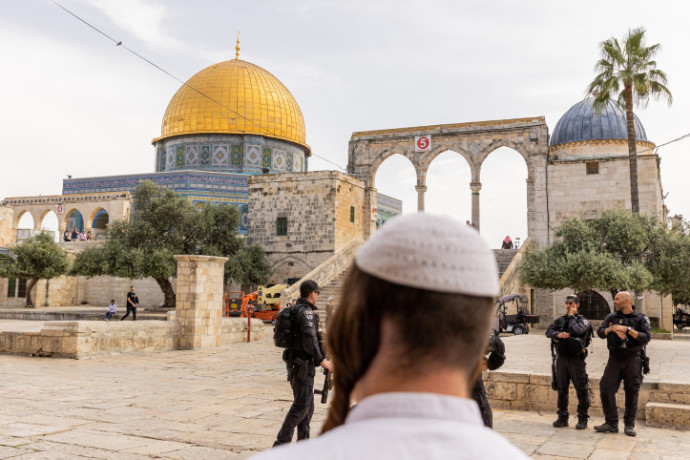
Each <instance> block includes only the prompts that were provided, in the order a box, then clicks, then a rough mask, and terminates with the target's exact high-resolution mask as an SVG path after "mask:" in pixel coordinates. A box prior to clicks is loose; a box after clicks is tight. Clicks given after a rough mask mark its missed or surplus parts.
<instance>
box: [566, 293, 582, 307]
mask: <svg viewBox="0 0 690 460" xmlns="http://www.w3.org/2000/svg"><path fill="white" fill-rule="evenodd" d="M570 300H572V301H573V302H575V303H576V304H578V305H580V299H579V298H578V297H577V296H576V295H569V296H566V298H565V300H564V302H565V303H568V301H570Z"/></svg>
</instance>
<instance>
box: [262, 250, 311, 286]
mask: <svg viewBox="0 0 690 460" xmlns="http://www.w3.org/2000/svg"><path fill="white" fill-rule="evenodd" d="M290 262H293V265H290ZM271 265H272V266H273V273H274V276H276V277H280V279H274V280H273V281H274V282H276V283H277V284H280V283H284V282H285V280H286V279H288V278H294V277H297V278H301V277H303V276H304V275H306V274H307V273H309V272H310V271H312V270H313V269H314V268H316V267H314V266H312V265H310V264H309V263H308V262H307V261H306V260H305V259H303V258H301V257H296V256H295V255H287V256H284V257H282V258H280V259H278V260H276V261H275V262H272V263H271ZM289 274H292V275H299V276H288V275H289Z"/></svg>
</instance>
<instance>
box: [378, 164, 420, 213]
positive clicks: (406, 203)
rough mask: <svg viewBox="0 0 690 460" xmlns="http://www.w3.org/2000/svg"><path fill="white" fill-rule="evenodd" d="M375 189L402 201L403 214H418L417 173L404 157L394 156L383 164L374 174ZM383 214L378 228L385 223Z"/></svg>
mask: <svg viewBox="0 0 690 460" xmlns="http://www.w3.org/2000/svg"><path fill="white" fill-rule="evenodd" d="M373 182H374V187H375V188H376V191H377V193H379V194H384V195H388V196H391V197H394V198H397V199H399V200H402V203H403V204H402V213H403V214H412V213H415V212H417V192H416V191H415V184H416V183H417V173H416V172H415V169H414V166H413V165H412V163H411V162H410V160H409V159H408V158H406V157H405V156H404V155H400V154H393V155H390V156H388V157H387V158H386V159H385V160H383V161H382V162H381V164H380V165H379V167H378V169H376V171H375V174H374V181H373ZM382 216H383V214H381V215H377V220H376V226H377V227H379V226H381V225H383V224H384V223H385V220H386V219H385V218H383V217H382Z"/></svg>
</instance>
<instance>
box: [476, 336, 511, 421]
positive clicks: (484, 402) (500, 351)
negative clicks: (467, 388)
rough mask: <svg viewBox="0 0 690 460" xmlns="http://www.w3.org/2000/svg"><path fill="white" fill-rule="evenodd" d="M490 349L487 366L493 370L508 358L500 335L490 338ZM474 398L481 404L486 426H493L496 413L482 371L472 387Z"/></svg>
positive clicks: (480, 408) (480, 410) (481, 412)
mask: <svg viewBox="0 0 690 460" xmlns="http://www.w3.org/2000/svg"><path fill="white" fill-rule="evenodd" d="M489 349H490V350H491V351H490V353H489V357H488V359H487V367H488V368H489V370H490V371H493V370H496V369H498V368H499V367H501V366H503V363H504V362H505V360H506V355H505V352H506V347H505V345H504V344H503V341H502V340H501V339H500V337H498V336H497V335H495V334H491V337H490V338H489ZM472 399H473V400H474V401H475V402H476V403H477V405H478V406H479V413H480V414H481V415H482V420H483V421H484V426H486V427H488V428H493V426H494V414H493V412H492V411H491V405H489V397H488V396H487V395H486V388H485V387H484V380H483V379H482V374H481V373H480V374H479V377H477V381H476V382H475V383H474V388H472Z"/></svg>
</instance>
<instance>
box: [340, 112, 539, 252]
mask: <svg viewBox="0 0 690 460" xmlns="http://www.w3.org/2000/svg"><path fill="white" fill-rule="evenodd" d="M422 136H425V137H427V138H428V139H429V141H430V142H429V144H430V146H431V148H430V150H428V151H424V150H422V149H419V148H416V145H417V143H416V141H417V139H418V138H419V137H422ZM500 147H508V148H511V149H512V150H515V151H516V152H518V153H519V154H520V155H521V156H522V157H523V158H524V159H525V162H526V163H527V170H528V173H527V176H528V186H527V188H528V192H527V193H528V211H527V214H528V235H529V236H530V237H533V238H534V239H536V240H538V241H540V242H544V243H545V242H546V241H547V240H548V215H547V212H546V211H545V208H546V204H545V203H546V185H545V183H546V171H545V168H542V166H545V165H546V161H547V155H548V127H547V126H546V122H545V119H544V117H532V118H519V119H510V120H494V121H480V122H471V123H458V124H450V125H434V126H418V127H411V128H398V129H390V130H381V131H364V132H357V133H353V134H352V137H351V138H350V144H349V149H348V173H349V174H350V175H353V176H355V177H356V178H358V179H360V180H363V181H364V182H365V183H366V186H367V190H366V192H365V206H364V210H363V212H364V213H368V212H370V209H372V210H373V209H375V207H376V196H375V195H376V194H375V189H374V182H373V174H375V171H376V170H377V169H378V167H379V166H380V164H381V163H382V162H383V160H384V159H385V158H387V157H388V156H390V155H391V154H393V153H399V154H401V155H403V156H405V157H407V158H409V159H410V161H411V162H412V164H413V165H415V170H416V171H417V186H416V190H417V193H418V210H419V211H423V210H424V193H425V192H426V170H427V168H428V165H429V164H430V163H431V161H432V160H433V158H435V157H436V156H438V155H439V154H441V153H443V152H445V151H447V150H451V151H454V152H458V153H460V154H461V155H463V156H464V157H465V158H466V160H467V162H468V163H469V164H470V168H471V170H472V182H471V183H470V189H471V193H472V223H473V224H475V225H476V226H478V224H479V192H480V190H481V181H480V180H479V176H480V170H481V164H482V162H483V161H484V159H485V158H486V157H487V156H488V155H489V154H490V153H491V152H492V151H494V150H496V149H498V148H500ZM363 217H366V216H363ZM373 231H375V226H374V225H372V226H368V227H367V228H365V237H368V236H369V235H370V234H371V233H372V232H373Z"/></svg>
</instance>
